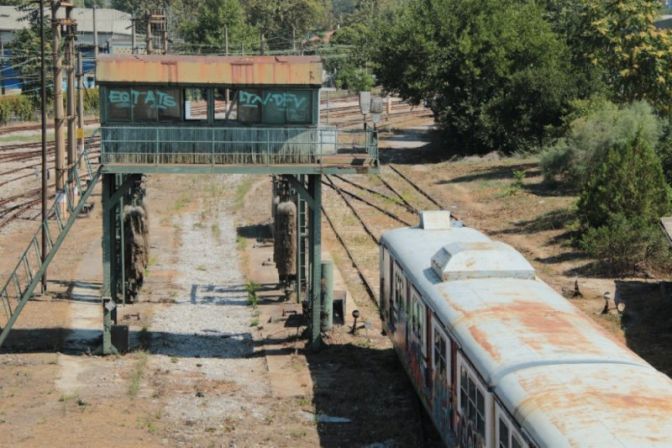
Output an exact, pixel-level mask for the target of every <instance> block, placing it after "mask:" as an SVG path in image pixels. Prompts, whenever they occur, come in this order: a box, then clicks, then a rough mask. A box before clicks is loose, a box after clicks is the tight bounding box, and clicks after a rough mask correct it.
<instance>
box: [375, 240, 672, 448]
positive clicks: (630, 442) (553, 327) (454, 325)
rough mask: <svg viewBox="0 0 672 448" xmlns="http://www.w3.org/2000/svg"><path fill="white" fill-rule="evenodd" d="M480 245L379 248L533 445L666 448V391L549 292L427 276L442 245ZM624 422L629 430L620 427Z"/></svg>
mask: <svg viewBox="0 0 672 448" xmlns="http://www.w3.org/2000/svg"><path fill="white" fill-rule="evenodd" d="M483 238H485V239H487V237H486V236H485V235H483V234H481V233H480V232H477V231H475V230H473V229H468V228H451V229H447V230H440V231H435V230H430V231H428V230H424V229H421V228H404V229H397V230H394V231H391V232H387V233H385V234H384V235H383V237H382V239H381V241H382V242H383V243H384V244H385V245H386V246H387V247H388V248H389V250H390V251H391V252H392V253H393V255H394V256H395V259H396V261H397V262H398V263H399V264H400V265H401V266H402V268H403V269H404V273H405V274H406V275H408V276H409V277H410V278H411V280H412V281H413V282H414V283H415V285H416V286H417V287H418V288H419V292H420V293H421V294H422V296H423V298H424V299H425V300H426V301H428V302H429V303H430V304H431V305H432V307H433V308H434V310H435V312H436V314H437V317H438V319H439V320H440V321H441V322H442V323H443V324H444V325H445V326H446V327H447V329H449V331H450V332H451V335H452V337H453V338H454V339H455V340H456V342H457V343H458V344H459V345H460V346H461V347H462V349H463V351H465V352H466V353H467V356H468V357H469V361H470V362H471V363H473V365H474V366H475V367H476V368H477V370H478V371H479V373H480V375H481V376H482V377H483V380H484V381H485V383H486V384H487V385H488V387H490V388H492V389H494V390H496V392H497V395H498V396H499V397H500V399H501V400H502V402H503V404H504V406H505V407H506V409H507V410H508V411H509V412H511V413H512V414H514V416H515V417H516V419H517V421H518V422H519V423H520V424H521V425H522V427H523V428H524V430H525V431H527V432H528V433H530V434H531V436H532V437H533V439H534V440H536V441H537V442H549V443H550V442H552V444H553V446H556V445H557V446H573V445H581V446H656V444H659V446H663V445H664V444H667V446H670V445H672V440H671V439H670V437H672V427H671V425H672V422H668V421H667V420H666V419H668V420H672V419H669V416H670V415H671V413H672V401H670V398H672V381H671V380H670V379H669V378H667V377H666V376H665V375H663V374H661V373H659V372H657V371H656V370H655V369H653V368H652V367H651V366H650V365H649V364H647V363H646V362H645V361H644V360H642V359H641V358H640V357H638V356H637V355H636V354H635V353H633V352H632V351H630V350H628V349H627V348H625V347H624V346H623V345H622V344H621V343H620V342H618V341H616V340H615V338H613V337H612V336H611V335H610V334H608V333H607V332H606V331H605V330H604V329H602V328H601V327H600V326H599V325H597V324H596V323H595V322H594V321H592V320H591V319H590V318H589V317H588V316H586V315H585V314H583V313H582V312H581V311H579V310H578V309H577V308H576V307H575V306H574V305H572V304H571V303H570V302H569V301H567V300H566V299H565V298H564V297H562V296H560V295H559V294H557V293H556V292H555V291H554V290H553V289H552V288H551V287H549V286H548V285H546V284H545V283H544V282H542V281H540V280H529V279H517V278H501V277H500V278H489V279H487V278H486V279H484V278H480V279H467V280H453V281H443V280H442V279H441V278H440V277H439V276H438V275H437V273H436V272H435V270H434V269H433V268H432V266H431V260H432V258H433V257H434V256H435V254H436V253H437V252H440V251H441V250H442V248H444V247H446V245H448V244H451V243H454V242H455V241H473V240H477V241H483ZM626 377H627V378H626ZM569 383H571V384H569ZM640 386H641V390H640V389H638V388H639V387H640ZM563 388H567V390H565V389H563ZM656 389H659V390H658V392H657V393H656V392H655V391H656ZM584 395H585V397H586V398H585V399H583V398H582V397H583V396H584ZM659 395H660V396H664V397H666V400H667V402H662V401H660V400H658V399H657V398H656V397H657V396H659ZM570 397H571V398H570ZM605 403H608V406H609V407H608V408H605ZM649 403H650V405H651V406H652V407H653V410H649V409H648V406H649ZM601 419H606V420H609V419H613V420H614V421H613V422H612V421H608V422H606V423H605V422H601ZM627 419H631V420H632V422H627V423H623V424H620V423H619V420H627ZM648 419H650V420H648ZM633 422H634V423H633ZM651 422H655V424H651ZM638 424H639V425H640V426H638ZM588 434H593V436H592V437H588ZM592 440H595V443H593V442H592Z"/></svg>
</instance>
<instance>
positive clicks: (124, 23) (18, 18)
mask: <svg viewBox="0 0 672 448" xmlns="http://www.w3.org/2000/svg"><path fill="white" fill-rule="evenodd" d="M49 14H50V9H49V8H45V18H48V17H49ZM24 15H25V14H24V13H22V12H21V11H19V10H17V9H16V7H14V6H0V89H1V92H0V93H2V94H7V93H19V92H20V91H21V88H22V82H21V78H20V76H19V73H18V70H17V67H14V66H12V59H11V56H12V42H13V41H14V38H15V35H16V33H17V32H18V31H19V30H22V29H24V28H27V27H28V25H29V24H28V22H27V21H26V20H24ZM61 15H63V16H64V15H65V11H64V10H63V9H61V10H60V13H59V16H61ZM72 17H73V18H74V19H75V20H76V21H77V42H76V45H77V48H78V51H81V52H82V57H83V65H84V73H85V75H84V84H85V86H86V87H87V88H90V87H93V86H94V85H95V77H94V74H95V70H96V65H95V60H94V54H95V51H94V33H93V30H94V10H93V9H90V8H74V9H73V11H72ZM131 23H132V22H131V15H130V14H128V13H125V12H123V11H118V10H116V9H108V8H97V9H96V10H95V29H96V34H97V35H98V50H99V52H101V53H130V52H131ZM47 26H49V25H47ZM138 43H142V47H143V48H144V36H138ZM137 46H138V47H139V46H140V45H137ZM36 75H37V74H36Z"/></svg>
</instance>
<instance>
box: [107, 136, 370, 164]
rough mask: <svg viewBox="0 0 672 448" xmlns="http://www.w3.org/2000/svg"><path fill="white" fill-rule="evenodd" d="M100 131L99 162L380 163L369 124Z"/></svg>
mask: <svg viewBox="0 0 672 448" xmlns="http://www.w3.org/2000/svg"><path fill="white" fill-rule="evenodd" d="M100 131H101V163H103V164H108V163H121V164H204V165H211V164H212V165H222V164H227V165H228V164H255V165H275V164H326V165H342V164H347V165H351V164H358V165H361V164H364V165H366V164H371V165H377V163H378V142H377V138H376V135H375V134H374V132H373V131H371V130H367V131H364V130H343V129H336V128H334V127H319V128H269V127H264V128H261V127H246V128H241V127H184V126H175V127H148V126H146V127H140V126H103V127H101V128H100Z"/></svg>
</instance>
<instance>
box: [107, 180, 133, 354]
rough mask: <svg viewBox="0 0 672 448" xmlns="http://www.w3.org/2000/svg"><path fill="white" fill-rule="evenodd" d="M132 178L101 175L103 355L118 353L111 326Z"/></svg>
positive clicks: (120, 288)
mask: <svg viewBox="0 0 672 448" xmlns="http://www.w3.org/2000/svg"><path fill="white" fill-rule="evenodd" d="M133 179H134V175H124V176H120V177H119V178H117V175H116V174H103V199H102V202H103V287H102V290H101V296H102V302H103V344H102V347H101V352H102V354H104V355H110V354H115V353H118V350H117V348H116V347H115V346H114V345H113V344H112V326H113V325H116V323H117V303H118V302H119V301H120V295H121V294H124V289H125V285H124V284H123V283H121V282H120V281H119V280H120V279H123V273H122V269H123V267H124V264H123V263H124V261H123V252H122V247H124V244H125V241H124V234H123V227H122V223H123V206H122V204H123V203H122V199H123V197H124V195H126V193H127V192H128V191H129V188H130V186H131V184H132V182H133ZM120 292H121V294H120Z"/></svg>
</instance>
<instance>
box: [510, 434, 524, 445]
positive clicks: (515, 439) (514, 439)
mask: <svg viewBox="0 0 672 448" xmlns="http://www.w3.org/2000/svg"><path fill="white" fill-rule="evenodd" d="M523 446H524V445H523V442H521V441H520V440H519V439H518V437H517V436H515V435H513V436H512V437H511V448H523Z"/></svg>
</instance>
